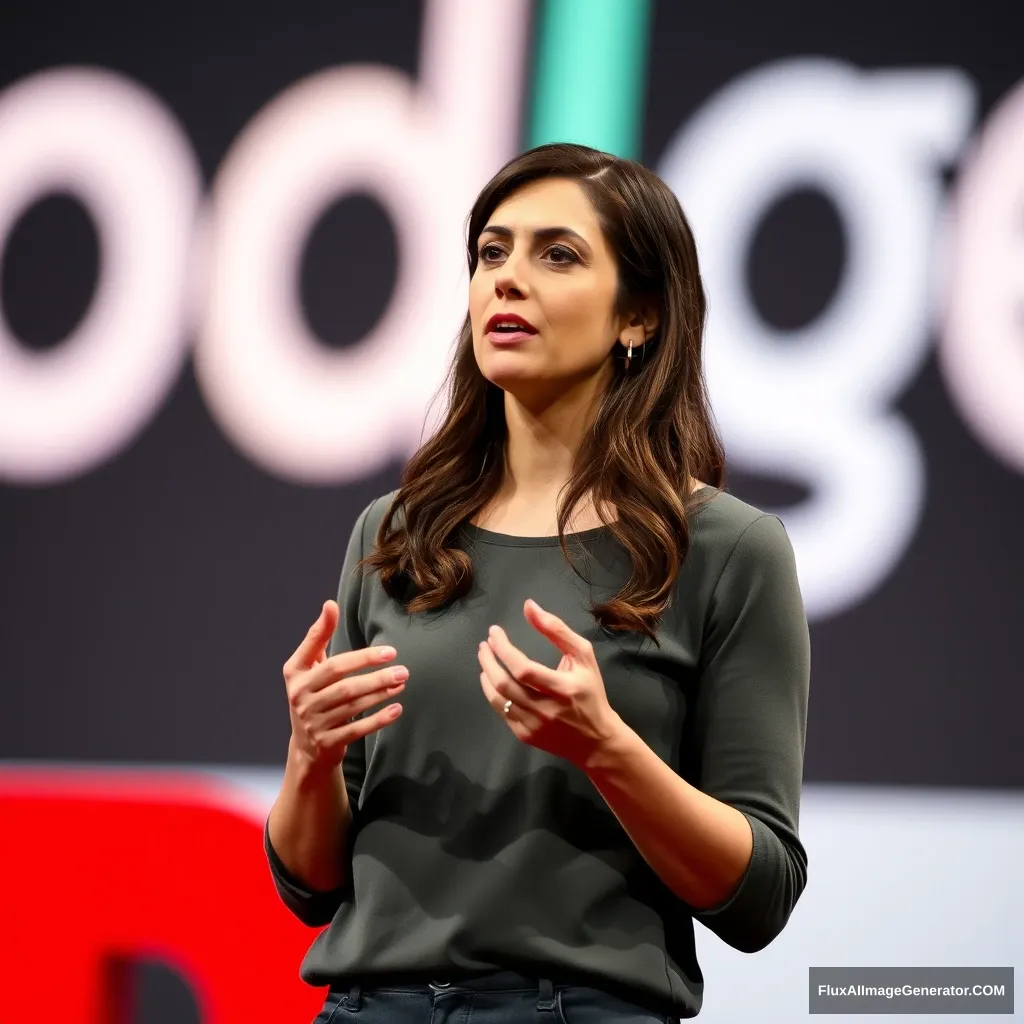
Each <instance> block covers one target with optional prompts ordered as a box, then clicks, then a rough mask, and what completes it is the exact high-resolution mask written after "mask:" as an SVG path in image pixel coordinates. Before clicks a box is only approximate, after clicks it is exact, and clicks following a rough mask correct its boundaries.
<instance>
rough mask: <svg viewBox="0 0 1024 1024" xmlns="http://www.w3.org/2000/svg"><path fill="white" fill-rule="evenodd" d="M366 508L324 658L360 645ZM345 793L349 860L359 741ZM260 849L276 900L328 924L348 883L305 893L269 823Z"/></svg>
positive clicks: (311, 922)
mask: <svg viewBox="0 0 1024 1024" xmlns="http://www.w3.org/2000/svg"><path fill="white" fill-rule="evenodd" d="M373 504H374V503H373V502H371V503H370V504H369V505H367V506H366V508H364V509H363V511H362V512H361V513H360V514H359V517H358V518H357V519H356V523H355V526H354V527H353V528H352V533H351V535H350V537H349V541H348V548H347V550H346V552H345V559H344V563H343V565H342V569H341V579H340V581H339V583H338V610H339V613H340V614H339V616H338V625H337V628H336V629H335V631H334V635H333V636H332V637H331V642H330V644H329V645H328V648H327V654H328V657H333V656H334V655H335V654H342V653H344V652H345V651H354V650H357V649H359V648H360V647H365V646H366V640H365V639H364V638H363V634H362V628H361V627H360V625H359V604H360V597H361V594H362V574H361V573H356V565H357V563H358V562H359V560H360V559H361V558H362V557H363V553H364V551H365V544H364V531H365V528H366V519H367V516H368V514H369V512H370V509H371V508H372V507H373ZM341 765H342V773H343V775H344V779H345V788H346V789H347V790H348V799H349V805H350V807H351V809H352V824H351V826H350V828H349V832H348V848H347V850H346V856H347V858H348V861H349V863H351V861H352V842H353V839H354V838H355V834H356V831H357V829H358V813H359V811H358V807H359V794H360V792H361V791H362V786H363V776H364V774H365V771H366V740H365V738H363V737H361V738H360V739H358V740H356V741H355V742H353V743H350V744H349V747H348V750H347V751H346V752H345V758H344V760H343V761H342V763H341ZM263 847H264V850H265V852H266V856H267V862H268V864H269V866H270V873H271V876H272V877H273V880H274V886H275V888H276V889H277V893H278V895H279V896H280V897H281V901H282V902H283V903H284V905H285V906H286V907H288V909H289V910H290V911H291V912H292V913H293V914H294V915H295V916H296V917H297V918H298V919H299V920H300V921H301V922H302V923H303V924H305V925H308V926H310V927H320V926H322V925H325V924H329V923H330V921H331V920H332V918H333V917H334V915H335V913H336V912H337V910H338V907H339V906H341V903H342V901H343V900H344V899H345V898H346V896H347V895H348V894H349V891H350V889H349V882H346V883H345V885H343V886H340V887H339V888H337V889H332V890H329V891H326V892H323V891H315V890H311V889H309V888H308V887H307V886H306V885H305V884H304V883H303V882H301V881H299V879H298V878H296V877H295V876H294V875H293V874H292V873H291V872H290V871H289V870H288V869H287V868H286V867H285V865H284V862H283V861H282V860H281V858H280V856H278V853H277V851H276V850H275V849H274V848H273V846H271V844H270V827H269V818H268V819H267V821H266V822H265V823H264V826H263Z"/></svg>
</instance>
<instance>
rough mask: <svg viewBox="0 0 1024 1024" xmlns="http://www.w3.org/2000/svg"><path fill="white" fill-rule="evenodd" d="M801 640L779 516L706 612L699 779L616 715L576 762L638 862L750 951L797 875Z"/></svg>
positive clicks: (796, 889) (801, 879) (779, 915)
mask: <svg viewBox="0 0 1024 1024" xmlns="http://www.w3.org/2000/svg"><path fill="white" fill-rule="evenodd" d="M809 682H810V640H809V634H808V628H807V619H806V616H805V613H804V608H803V602H802V599H801V596H800V589H799V584H798V581H797V575H796V565H795V558H794V556H793V550H792V546H791V544H790V542H789V538H788V536H787V535H786V532H785V529H784V528H783V526H782V523H781V522H780V520H778V519H777V518H776V517H775V516H770V515H763V516H761V517H760V518H759V519H757V520H755V521H754V522H753V523H752V524H751V525H750V526H748V527H747V529H746V530H745V531H744V533H743V534H742V536H741V537H740V538H739V540H738V541H737V543H736V545H735V547H734V548H733V551H732V553H731V555H730V557H729V559H728V561H727V563H726V565H725V568H724V569H723V571H722V574H721V577H720V579H719V581H718V583H717V584H716V587H715V591H714V593H713V595H712V599H711V607H710V608H709V611H708V617H707V623H706V628H705V636H704V642H703V650H702V655H701V676H700V682H699V692H698V694H697V699H696V703H695V706H694V707H693V708H692V709H690V714H691V715H692V716H693V731H692V735H693V737H694V743H695V744H696V747H697V750H696V751H695V753H696V755H697V756H696V763H697V764H699V766H700V767H699V779H698V780H697V781H698V783H699V788H697V787H695V786H693V785H691V784H690V783H688V782H687V781H686V780H684V779H683V778H681V777H680V776H679V775H677V774H676V773H675V772H674V771H673V770H672V768H671V767H670V766H669V765H667V764H666V763H665V762H664V761H662V760H661V758H660V757H658V755H657V754H656V753H654V751H653V750H651V748H650V747H648V746H647V744H646V743H644V742H643V740H642V739H641V738H640V737H639V736H638V735H637V734H636V733H634V732H633V731H632V730H631V729H629V728H628V726H625V725H624V724H623V725H622V726H621V727H619V728H618V730H617V732H616V733H615V735H614V736H613V738H612V739H611V740H609V742H608V743H607V744H606V745H605V747H604V748H603V749H602V750H600V751H598V752H596V753H595V755H594V757H593V758H592V759H591V761H592V763H591V764H589V765H587V766H585V770H586V771H587V773H588V775H589V776H590V778H591V779H592V780H593V782H594V785H595V786H596V787H597V789H598V790H599V791H600V793H601V795H602V796H603V797H604V799H605V800H606V802H607V803H608V805H609V807H610V808H611V809H612V811H613V812H614V813H615V815H616V817H617V818H618V819H619V821H620V823H621V824H622V826H623V828H624V829H625V830H626V832H627V833H628V834H629V836H630V838H631V839H632V840H633V842H634V844H635V845H636V847H637V849H638V850H639V851H640V853H641V854H642V855H643V857H644V859H645V860H646V861H647V862H648V864H650V866H651V867H652V868H653V870H654V871H655V872H656V873H657V874H658V876H659V877H660V878H661V879H662V881H663V882H664V883H665V884H666V885H667V886H668V887H669V888H670V889H671V890H672V891H673V892H674V893H676V894H677V895H678V896H679V897H680V898H681V899H682V900H684V901H685V902H686V903H687V904H688V905H689V906H690V908H691V910H692V912H693V916H694V917H695V918H696V919H697V920H699V921H701V922H702V923H703V924H705V925H706V926H707V927H708V928H710V929H711V930H712V931H714V932H715V933H716V934H717V935H718V936H719V937H720V938H721V939H723V940H724V941H725V942H727V943H728V944H729V945H731V946H733V947H734V948H736V949H739V950H742V951H744V952H755V951H756V950H759V949H762V948H763V947H764V946H766V945H767V944H768V943H769V942H771V941H772V939H774V938H775V937H776V936H777V935H778V934H779V932H781V931H782V928H783V927H784V926H785V924H786V921H787V920H788V918H789V915H790V913H791V912H792V910H793V907H794V906H795V904H796V902H797V899H798V898H799V897H800V894H801V893H802V891H803V889H804V887H805V885H806V881H807V855H806V851H805V850H804V847H803V845H802V844H801V842H800V839H799V837H798V835H797V821H798V818H799V809H800V789H801V783H802V778H803V756H804V746H805V736H806V721H807V700H808V689H809Z"/></svg>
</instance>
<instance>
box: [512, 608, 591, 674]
mask: <svg viewBox="0 0 1024 1024" xmlns="http://www.w3.org/2000/svg"><path fill="white" fill-rule="evenodd" d="M523 614H524V615H525V616H526V621H527V622H529V623H530V625H531V626H533V628H534V629H536V630H538V631H539V632H541V633H543V634H544V635H545V636H546V637H547V638H548V639H549V640H550V641H551V642H552V643H553V644H554V645H555V646H556V647H557V648H558V649H559V650H560V651H561V652H562V653H563V654H568V655H571V656H572V657H574V658H577V659H579V660H581V661H589V660H592V659H593V654H594V647H593V645H592V644H591V642H590V641H589V640H588V639H587V638H586V637H584V636H580V635H579V633H576V632H574V631H573V630H571V629H570V628H569V627H568V626H567V625H566V624H565V623H564V622H563V621H562V620H561V619H560V618H559V617H558V616H557V615H552V614H551V612H546V611H545V610H544V609H543V608H541V606H540V605H539V604H537V602H536V601H534V600H533V598H529V599H527V601H526V603H525V604H524V605H523Z"/></svg>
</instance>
